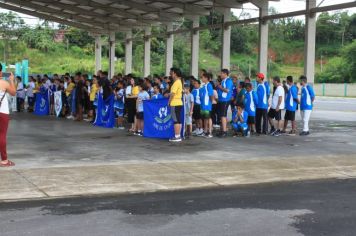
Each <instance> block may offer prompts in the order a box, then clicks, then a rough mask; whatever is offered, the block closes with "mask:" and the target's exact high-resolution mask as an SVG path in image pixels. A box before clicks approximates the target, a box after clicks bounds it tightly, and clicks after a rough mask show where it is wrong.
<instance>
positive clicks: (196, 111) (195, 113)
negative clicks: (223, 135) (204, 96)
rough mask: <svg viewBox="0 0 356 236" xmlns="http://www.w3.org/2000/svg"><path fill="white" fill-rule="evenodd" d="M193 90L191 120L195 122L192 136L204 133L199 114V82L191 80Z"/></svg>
mask: <svg viewBox="0 0 356 236" xmlns="http://www.w3.org/2000/svg"><path fill="white" fill-rule="evenodd" d="M193 86H194V89H193V91H192V95H193V98H194V107H193V120H194V121H195V125H196V127H195V130H194V131H193V134H194V135H202V134H203V133H204V130H203V124H202V119H201V114H200V80H197V79H194V80H193Z"/></svg>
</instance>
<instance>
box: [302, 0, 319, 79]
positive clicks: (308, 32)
mask: <svg viewBox="0 0 356 236" xmlns="http://www.w3.org/2000/svg"><path fill="white" fill-rule="evenodd" d="M306 3H307V6H306V9H307V11H309V9H311V8H315V7H316V0H307V1H306ZM315 37H316V15H315V14H309V13H307V15H306V16H305V46H304V74H305V76H306V77H307V78H308V82H309V83H314V72H315V71H314V70H315Z"/></svg>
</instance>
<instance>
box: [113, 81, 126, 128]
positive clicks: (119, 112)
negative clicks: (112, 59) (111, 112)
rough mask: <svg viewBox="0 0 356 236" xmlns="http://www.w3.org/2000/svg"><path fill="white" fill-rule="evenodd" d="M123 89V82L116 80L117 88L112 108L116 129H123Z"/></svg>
mask: <svg viewBox="0 0 356 236" xmlns="http://www.w3.org/2000/svg"><path fill="white" fill-rule="evenodd" d="M124 104H125V89H124V82H123V81H118V83H117V88H116V89H115V102H114V108H115V111H116V116H117V128H118V129H121V130H123V129H125V128H124V125H123V124H124V109H125V105H124Z"/></svg>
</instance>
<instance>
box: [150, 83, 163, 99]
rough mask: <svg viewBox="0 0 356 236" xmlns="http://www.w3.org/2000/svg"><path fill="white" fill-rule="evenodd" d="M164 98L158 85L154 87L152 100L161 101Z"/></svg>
mask: <svg viewBox="0 0 356 236" xmlns="http://www.w3.org/2000/svg"><path fill="white" fill-rule="evenodd" d="M161 98H164V97H163V95H162V94H161V89H160V86H159V85H158V84H155V85H154V86H153V95H152V99H153V100H154V99H161Z"/></svg>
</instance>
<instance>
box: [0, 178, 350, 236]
mask: <svg viewBox="0 0 356 236" xmlns="http://www.w3.org/2000/svg"><path fill="white" fill-rule="evenodd" d="M355 184H356V180H354V179H353V180H323V181H306V182H294V183H271V184H263V185H251V186H239V187H230V188H219V189H210V190H199V191H196V190H194V191H179V192H169V193H150V194H147V193H145V194H142V193H141V194H131V195H128V196H111V197H95V198H88V197H81V198H67V199H54V200H49V201H43V200H40V201H31V202H13V203H0V212H1V214H0V235H2V236H22V235H27V236H42V235H43V236H47V235H51V236H67V235H75V236H103V235H105V236H127V235H131V236H142V235H145V236H166V235H170V236H181V235H187V236H188V235H192V236H216V235H219V236H220V235H221V236H236V235H239V236H245V235H246V236H251V235H253V236H266V235H268V236H269V235H273V236H301V235H308V236H320V235H324V236H354V235H355V233H356V224H355V219H356V199H355V194H356V188H355Z"/></svg>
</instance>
